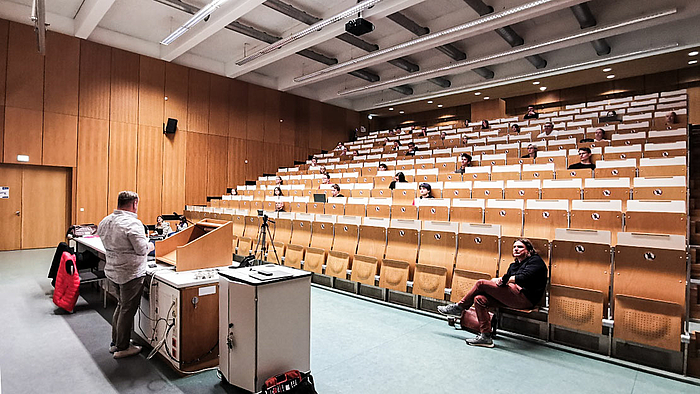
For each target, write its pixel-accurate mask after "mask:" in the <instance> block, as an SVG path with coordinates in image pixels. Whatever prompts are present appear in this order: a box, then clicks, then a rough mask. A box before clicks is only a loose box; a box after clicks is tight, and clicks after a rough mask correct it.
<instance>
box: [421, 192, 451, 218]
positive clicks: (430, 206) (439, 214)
mask: <svg viewBox="0 0 700 394" xmlns="http://www.w3.org/2000/svg"><path fill="white" fill-rule="evenodd" d="M450 201H451V200H450V199H448V198H444V199H443V198H425V199H420V200H416V206H417V207H418V219H419V220H423V221H426V220H428V221H441V222H447V221H449V220H450V219H449V214H450Z"/></svg>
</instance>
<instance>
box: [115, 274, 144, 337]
mask: <svg viewBox="0 0 700 394" xmlns="http://www.w3.org/2000/svg"><path fill="white" fill-rule="evenodd" d="M143 278H144V277H143V276H142V277H140V278H136V279H132V280H130V281H128V282H126V283H124V284H121V285H120V284H117V283H114V282H112V281H110V282H111V283H112V286H114V288H115V289H116V294H117V307H116V309H114V316H113V317H112V343H113V344H114V345H115V346H117V350H126V349H128V348H129V340H130V339H131V330H132V328H133V326H134V316H136V312H137V311H138V310H139V303H140V301H141V293H143Z"/></svg>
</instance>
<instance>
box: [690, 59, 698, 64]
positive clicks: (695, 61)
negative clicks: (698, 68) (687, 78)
mask: <svg viewBox="0 0 700 394" xmlns="http://www.w3.org/2000/svg"><path fill="white" fill-rule="evenodd" d="M697 62H698V61H697V60H690V61H689V62H688V64H695V63H697Z"/></svg>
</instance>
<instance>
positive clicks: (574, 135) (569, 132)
mask: <svg viewBox="0 0 700 394" xmlns="http://www.w3.org/2000/svg"><path fill="white" fill-rule="evenodd" d="M585 135H586V130H585V129H583V128H579V129H568V128H567V129H566V130H559V131H557V141H562V140H567V141H568V140H574V143H575V144H576V143H578V141H580V140H581V139H583V138H584V137H585ZM555 145H556V144H555Z"/></svg>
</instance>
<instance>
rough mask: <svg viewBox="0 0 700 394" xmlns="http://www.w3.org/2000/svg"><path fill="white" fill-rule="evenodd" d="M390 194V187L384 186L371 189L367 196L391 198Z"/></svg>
mask: <svg viewBox="0 0 700 394" xmlns="http://www.w3.org/2000/svg"><path fill="white" fill-rule="evenodd" d="M391 195H392V194H391V189H389V188H388V187H386V188H375V189H372V190H371V192H370V195H369V197H379V198H391Z"/></svg>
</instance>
